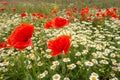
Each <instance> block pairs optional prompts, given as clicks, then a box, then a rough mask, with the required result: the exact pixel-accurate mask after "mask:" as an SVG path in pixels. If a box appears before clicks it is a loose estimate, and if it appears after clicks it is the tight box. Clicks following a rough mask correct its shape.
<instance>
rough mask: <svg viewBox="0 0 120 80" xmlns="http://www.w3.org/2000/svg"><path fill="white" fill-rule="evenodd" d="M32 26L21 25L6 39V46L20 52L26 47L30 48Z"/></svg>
mask: <svg viewBox="0 0 120 80" xmlns="http://www.w3.org/2000/svg"><path fill="white" fill-rule="evenodd" d="M33 32H34V26H32V25H30V24H21V25H20V26H19V27H17V28H16V29H15V30H14V31H13V32H12V34H11V35H10V36H9V37H8V44H9V45H10V46H11V47H14V48H17V49H19V50H22V49H24V48H26V47H27V46H32V40H31V37H32V34H33Z"/></svg>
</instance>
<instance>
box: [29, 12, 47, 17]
mask: <svg viewBox="0 0 120 80" xmlns="http://www.w3.org/2000/svg"><path fill="white" fill-rule="evenodd" d="M31 15H32V16H33V17H35V18H47V16H46V15H44V14H42V13H37V12H34V13H32V14H31Z"/></svg>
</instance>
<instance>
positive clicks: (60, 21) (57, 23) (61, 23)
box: [53, 17, 69, 28]
mask: <svg viewBox="0 0 120 80" xmlns="http://www.w3.org/2000/svg"><path fill="white" fill-rule="evenodd" d="M53 21H54V26H55V27H56V28H62V27H64V26H67V25H69V21H68V20H66V19H64V18H60V17H56V18H55V19H54V20H53Z"/></svg>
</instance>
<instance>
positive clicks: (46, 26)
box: [44, 20, 54, 29]
mask: <svg viewBox="0 0 120 80" xmlns="http://www.w3.org/2000/svg"><path fill="white" fill-rule="evenodd" d="M53 27H54V26H53V21H52V20H49V21H47V22H46V24H45V26H44V28H46V29H49V28H53Z"/></svg>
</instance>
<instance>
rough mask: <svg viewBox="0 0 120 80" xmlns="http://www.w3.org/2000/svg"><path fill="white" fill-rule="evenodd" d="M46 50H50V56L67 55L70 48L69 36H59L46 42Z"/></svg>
mask: <svg viewBox="0 0 120 80" xmlns="http://www.w3.org/2000/svg"><path fill="white" fill-rule="evenodd" d="M48 48H49V49H51V50H52V54H51V56H57V55H59V54H62V52H64V54H67V53H68V51H69V48H70V36H59V37H58V38H57V39H55V40H50V41H48Z"/></svg>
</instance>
